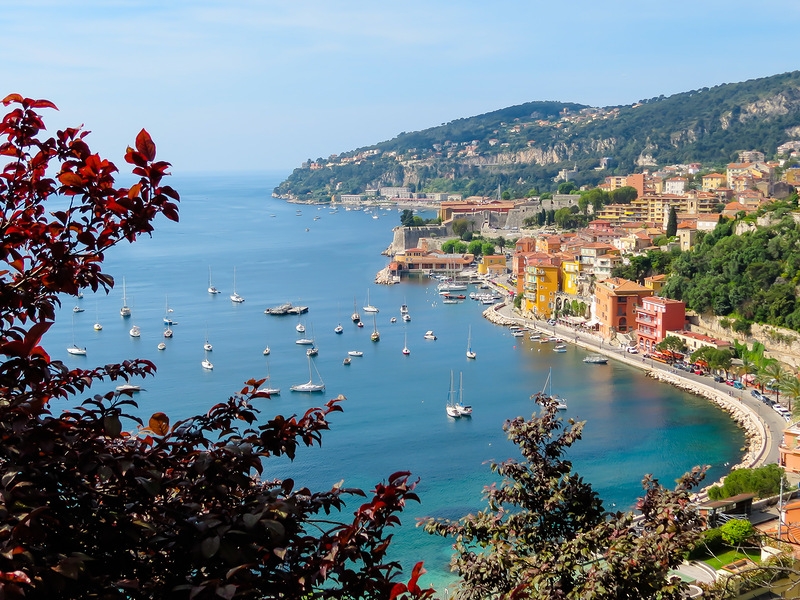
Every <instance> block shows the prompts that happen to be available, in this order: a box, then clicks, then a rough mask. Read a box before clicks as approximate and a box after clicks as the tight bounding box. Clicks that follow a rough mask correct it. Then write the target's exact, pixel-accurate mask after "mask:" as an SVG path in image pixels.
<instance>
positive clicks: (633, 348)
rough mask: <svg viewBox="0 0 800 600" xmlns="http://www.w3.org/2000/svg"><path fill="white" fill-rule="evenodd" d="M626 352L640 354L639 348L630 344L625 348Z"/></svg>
mask: <svg viewBox="0 0 800 600" xmlns="http://www.w3.org/2000/svg"><path fill="white" fill-rule="evenodd" d="M625 352H627V353H629V354H639V349H638V348H637V347H636V346H628V347H627V348H625Z"/></svg>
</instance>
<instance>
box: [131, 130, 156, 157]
mask: <svg viewBox="0 0 800 600" xmlns="http://www.w3.org/2000/svg"><path fill="white" fill-rule="evenodd" d="M136 149H137V150H138V151H139V153H140V154H141V155H142V156H144V158H145V159H146V160H147V161H152V160H153V159H154V158H155V157H156V145H155V144H154V143H153V139H152V138H151V137H150V134H149V133H147V131H146V130H144V129H142V130H141V131H140V132H139V135H137V136H136Z"/></svg>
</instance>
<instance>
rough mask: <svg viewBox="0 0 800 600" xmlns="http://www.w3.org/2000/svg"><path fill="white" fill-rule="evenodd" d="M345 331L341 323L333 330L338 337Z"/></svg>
mask: <svg viewBox="0 0 800 600" xmlns="http://www.w3.org/2000/svg"><path fill="white" fill-rule="evenodd" d="M343 331H344V327H342V324H341V323H339V324H338V325H337V326H336V327H334V328H333V333H335V334H337V335H338V334H340V333H342V332H343Z"/></svg>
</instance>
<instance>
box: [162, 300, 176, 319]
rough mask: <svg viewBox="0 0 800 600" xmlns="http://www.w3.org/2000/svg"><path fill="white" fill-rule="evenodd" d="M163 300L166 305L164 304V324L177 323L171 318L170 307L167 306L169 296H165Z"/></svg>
mask: <svg viewBox="0 0 800 600" xmlns="http://www.w3.org/2000/svg"><path fill="white" fill-rule="evenodd" d="M165 302H166V305H165V306H164V325H177V323H176V322H175V321H173V320H172V309H171V308H170V307H169V298H166V300H165Z"/></svg>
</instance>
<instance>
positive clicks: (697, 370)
mask: <svg viewBox="0 0 800 600" xmlns="http://www.w3.org/2000/svg"><path fill="white" fill-rule="evenodd" d="M692 373H694V374H695V375H705V373H706V372H705V371H703V369H695V370H694V371H692Z"/></svg>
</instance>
